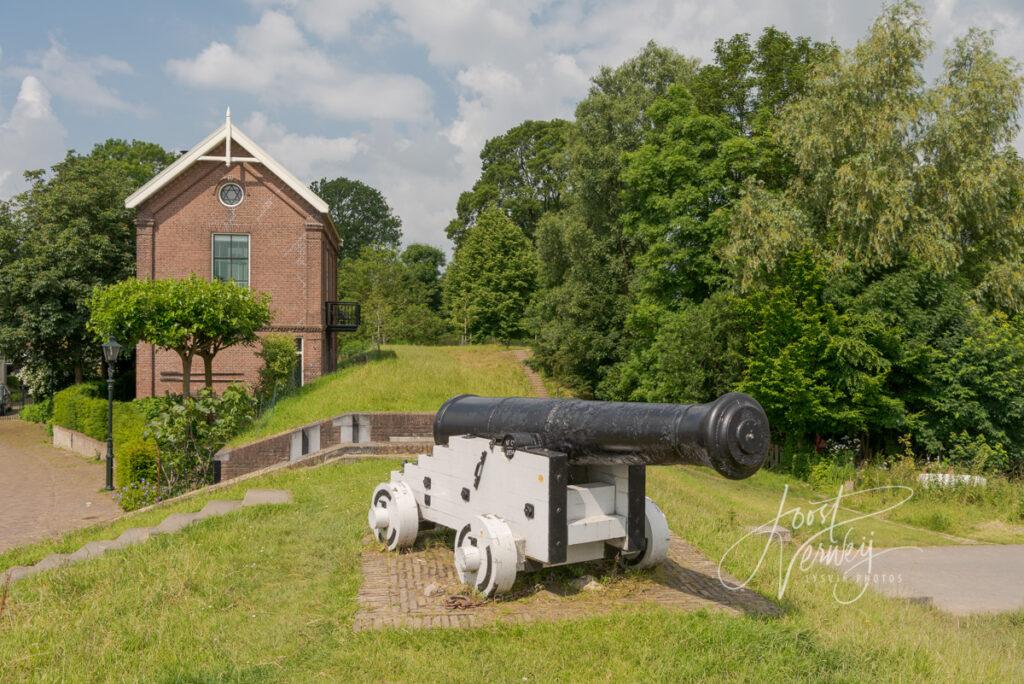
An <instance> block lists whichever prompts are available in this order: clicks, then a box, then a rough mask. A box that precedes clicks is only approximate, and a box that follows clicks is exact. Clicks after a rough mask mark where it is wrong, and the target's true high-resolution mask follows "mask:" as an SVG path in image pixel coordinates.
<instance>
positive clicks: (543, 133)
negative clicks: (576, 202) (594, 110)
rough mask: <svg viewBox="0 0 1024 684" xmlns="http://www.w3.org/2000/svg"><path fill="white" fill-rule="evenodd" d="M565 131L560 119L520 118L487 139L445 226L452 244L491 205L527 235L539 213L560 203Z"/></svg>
mask: <svg viewBox="0 0 1024 684" xmlns="http://www.w3.org/2000/svg"><path fill="white" fill-rule="evenodd" d="M571 131H572V124H570V123H569V122H568V121H563V120H561V119H554V120H552V121H524V122H523V123H521V124H519V125H518V126H516V127H514V128H511V129H509V130H508V131H507V132H505V133H504V134H502V135H499V136H497V137H495V138H491V139H490V140H488V141H487V143H486V144H485V145H484V148H483V150H481V152H480V161H481V162H482V169H481V173H480V178H479V180H477V182H476V183H474V184H473V189H472V190H469V191H468V192H464V193H462V194H461V195H459V202H458V205H457V206H456V217H455V218H454V219H452V221H451V223H449V224H448V227H447V229H446V232H447V233H448V239H450V240H451V241H452V242H454V243H455V247H456V248H458V246H459V245H460V244H461V243H462V239H463V238H464V237H465V235H466V232H467V231H468V230H469V228H471V227H472V226H473V225H474V224H475V223H476V221H477V219H478V218H479V216H480V214H481V212H483V210H484V209H486V208H487V207H488V206H490V205H492V204H493V205H495V206H497V207H499V208H500V209H502V211H504V212H505V213H506V214H507V215H508V217H509V218H510V219H512V221H513V223H515V224H516V225H517V226H519V227H520V228H522V230H523V232H524V233H525V234H526V236H527V237H528V238H531V239H532V238H533V234H534V231H535V230H536V227H537V221H539V220H540V217H541V216H542V215H543V214H545V213H547V212H552V211H557V210H558V209H559V208H560V207H561V205H562V194H563V192H564V189H565V181H566V176H567V174H568V164H567V160H566V146H567V144H568V141H569V135H570V132H571Z"/></svg>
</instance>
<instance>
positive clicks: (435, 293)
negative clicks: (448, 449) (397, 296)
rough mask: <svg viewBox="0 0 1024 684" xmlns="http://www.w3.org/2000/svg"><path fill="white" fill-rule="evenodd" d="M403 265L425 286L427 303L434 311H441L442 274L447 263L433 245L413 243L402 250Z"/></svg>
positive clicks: (442, 253) (442, 254) (441, 253)
mask: <svg viewBox="0 0 1024 684" xmlns="http://www.w3.org/2000/svg"><path fill="white" fill-rule="evenodd" d="M401 259H402V263H403V264H405V267H406V268H407V269H408V270H409V273H410V275H412V277H413V279H415V280H416V281H417V282H418V283H420V284H421V285H422V286H423V290H424V295H425V297H426V301H425V302H424V303H426V304H427V305H428V306H429V307H430V308H431V309H432V310H434V311H439V310H440V309H441V273H442V272H443V271H444V265H445V262H446V261H447V260H446V259H445V256H444V252H442V251H441V250H440V249H438V248H437V247H434V246H432V245H423V244H418V243H413V244H411V245H409V246H408V247H406V248H405V249H404V250H402V256H401Z"/></svg>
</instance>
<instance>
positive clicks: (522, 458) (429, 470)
mask: <svg viewBox="0 0 1024 684" xmlns="http://www.w3.org/2000/svg"><path fill="white" fill-rule="evenodd" d="M768 435H769V432H768V420H767V417H766V416H765V413H764V410H763V409H762V408H761V406H760V405H759V404H758V403H757V402H756V401H755V400H754V399H752V398H751V397H749V396H747V395H745V394H740V393H730V394H726V395H724V396H722V397H720V398H719V399H717V400H715V401H713V402H710V403H707V404H694V405H683V404H678V405H677V404H640V403H626V402H600V401H581V400H562V399H533V398H489V397H477V396H473V395H462V396H458V397H454V398H453V399H450V400H448V401H447V402H445V404H444V405H443V406H442V407H441V408H440V410H438V412H437V416H436V417H435V420H434V442H435V446H434V448H433V450H432V452H431V453H430V454H423V455H421V456H420V457H419V458H418V460H417V462H416V463H406V464H405V466H404V467H403V469H402V470H401V471H394V472H392V474H391V481H390V482H386V483H383V484H381V485H379V486H378V487H377V488H376V490H374V493H373V497H372V499H371V505H370V511H369V518H368V519H369V524H370V529H371V530H372V531H373V533H374V535H375V537H376V539H377V540H378V541H380V542H381V543H383V544H386V545H387V547H388V548H389V549H391V550H396V549H400V548H404V547H408V546H411V545H412V544H413V543H414V542H415V540H416V536H417V534H418V531H419V529H420V527H421V526H422V524H423V523H424V522H426V523H434V524H437V525H443V526H445V527H448V528H451V529H453V530H455V531H456V539H455V568H456V571H457V573H458V576H459V578H460V579H461V580H462V581H463V582H465V583H467V584H471V585H473V586H474V587H475V588H476V589H478V590H479V591H480V592H482V593H484V594H485V595H488V596H491V595H494V594H497V593H501V592H504V591H508V590H509V589H511V587H512V584H513V582H514V581H515V577H516V573H517V572H519V571H525V570H533V569H539V568H542V567H550V566H554V565H562V564H566V563H577V562H583V561H588V560H596V559H599V558H605V557H610V556H617V557H618V558H619V559H620V561H621V562H622V563H623V564H624V565H627V566H632V567H639V568H644V567H651V566H654V565H656V564H658V563H660V562H661V561H663V560H664V559H665V557H666V556H667V554H668V538H669V529H668V523H667V521H666V520H665V516H664V514H662V512H661V510H660V509H659V508H658V507H657V505H655V504H654V502H653V501H651V500H650V499H649V498H647V496H646V494H645V490H646V466H648V465H662V464H678V463H688V464H696V465H704V466H707V467H710V468H713V469H715V470H716V471H718V472H719V473H721V474H722V475H724V476H726V477H728V478H731V479H741V478H744V477H749V476H750V475H752V474H753V473H754V472H756V471H757V469H758V468H760V467H761V464H762V463H763V462H764V459H765V456H766V454H767V448H768Z"/></svg>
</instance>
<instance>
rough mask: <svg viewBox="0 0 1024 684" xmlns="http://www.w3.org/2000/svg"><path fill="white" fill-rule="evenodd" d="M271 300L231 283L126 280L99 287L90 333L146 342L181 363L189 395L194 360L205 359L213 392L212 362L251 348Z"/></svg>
mask: <svg viewBox="0 0 1024 684" xmlns="http://www.w3.org/2000/svg"><path fill="white" fill-rule="evenodd" d="M269 302H270V295H268V294H267V293H256V292H253V291H252V290H249V289H247V288H244V287H241V286H240V285H238V284H237V283H235V282H232V281H220V280H214V281H206V280H201V279H199V278H197V277H196V276H195V275H191V276H189V277H188V278H184V279H181V280H176V279H167V280H135V279H129V280H124V281H122V282H120V283H116V284H114V285H110V286H106V287H99V288H96V290H95V291H94V292H93V295H92V297H91V298H90V301H89V308H90V310H91V311H92V317H91V319H90V321H89V327H90V329H91V330H92V331H93V332H94V333H95V335H96V337H97V338H99V339H106V337H107V336H108V335H114V336H115V337H117V338H118V339H119V340H120V341H121V343H122V344H124V345H125V346H127V347H134V346H135V345H136V344H137V343H138V342H146V343H148V344H152V345H154V346H155V347H157V348H160V349H169V350H171V351H174V352H176V353H177V354H178V356H179V357H180V358H181V391H182V394H183V395H184V396H185V397H188V396H190V394H191V381H192V361H193V359H195V358H196V357H199V358H201V359H202V360H203V371H204V376H205V382H206V387H207V389H211V390H212V389H213V359H214V357H216V356H217V354H218V353H220V352H221V351H222V350H224V349H226V348H228V347H233V346H235V345H239V344H242V345H250V344H253V343H254V342H256V341H257V340H258V339H259V338H258V336H257V331H259V330H260V329H261V328H264V327H266V326H267V325H268V324H269V323H270V318H271V317H270V306H269Z"/></svg>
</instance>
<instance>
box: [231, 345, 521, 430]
mask: <svg viewBox="0 0 1024 684" xmlns="http://www.w3.org/2000/svg"><path fill="white" fill-rule="evenodd" d="M507 351H508V349H507V348H506V347H500V346H498V345H473V346H464V347H420V346H409V345H395V346H389V347H385V352H393V356H386V357H385V358H382V359H377V360H372V361H369V362H368V363H365V364H362V365H357V366H349V367H347V368H343V369H341V370H339V371H337V372H335V373H331V374H330V375H325V376H324V377H321V378H318V379H316V380H314V381H313V382H311V383H309V384H308V385H306V386H305V387H303V388H302V389H301V390H299V391H298V392H296V393H295V394H293V395H291V396H289V397H286V398H285V399H282V400H281V401H280V402H278V404H277V405H276V406H275V407H274V408H273V409H271V410H270V411H269V412H267V413H265V414H264V415H263V416H262V417H261V418H260V419H259V420H258V421H257V422H256V424H255V425H253V426H252V427H251V428H250V429H249V430H246V431H245V432H243V433H242V434H240V435H238V436H237V437H235V438H234V439H233V440H232V441H231V444H232V445H235V444H244V443H246V442H251V441H252V440H254V439H259V438H260V437H265V436H267V435H272V434H275V433H278V432H282V431H284V430H288V429H290V428H293V427H295V426H297V425H303V424H306V423H311V422H314V421H317V420H323V419H325V418H330V417H331V416H336V415H339V414H341V413H345V412H348V411H436V410H437V409H438V407H439V406H440V405H441V404H442V403H444V401H445V400H446V399H449V398H451V397H454V396H455V395H457V394H464V393H469V394H480V395H485V396H529V394H530V385H529V383H528V382H527V380H526V376H525V375H524V374H523V371H522V366H521V365H520V364H519V362H518V361H516V360H515V359H514V358H512V355H511V354H508V353H506V352H507Z"/></svg>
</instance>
